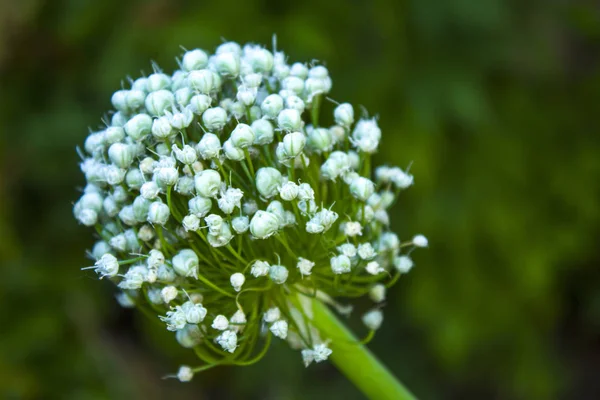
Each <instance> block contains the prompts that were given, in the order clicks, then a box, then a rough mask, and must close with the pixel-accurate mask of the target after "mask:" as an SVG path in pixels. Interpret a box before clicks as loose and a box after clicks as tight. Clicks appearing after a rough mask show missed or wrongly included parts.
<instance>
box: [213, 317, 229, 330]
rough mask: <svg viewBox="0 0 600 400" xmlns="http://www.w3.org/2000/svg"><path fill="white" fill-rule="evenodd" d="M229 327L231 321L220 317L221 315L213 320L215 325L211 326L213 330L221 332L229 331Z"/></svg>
mask: <svg viewBox="0 0 600 400" xmlns="http://www.w3.org/2000/svg"><path fill="white" fill-rule="evenodd" d="M228 326H229V320H228V319H227V317H226V316H224V315H220V314H219V315H217V316H216V317H215V319H214V320H213V323H212V325H211V327H212V328H214V329H216V330H219V331H224V330H225V329H227V327H228Z"/></svg>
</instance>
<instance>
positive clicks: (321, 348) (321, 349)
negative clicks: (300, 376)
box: [313, 343, 332, 363]
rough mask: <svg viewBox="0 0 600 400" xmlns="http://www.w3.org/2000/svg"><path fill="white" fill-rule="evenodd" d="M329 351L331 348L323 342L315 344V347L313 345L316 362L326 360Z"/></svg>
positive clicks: (329, 353)
mask: <svg viewBox="0 0 600 400" xmlns="http://www.w3.org/2000/svg"><path fill="white" fill-rule="evenodd" d="M331 353H332V351H331V349H330V348H328V347H327V345H325V344H324V343H320V344H317V345H316V346H315V347H313V358H314V361H315V362H317V363H319V362H322V361H325V360H327V358H329V356H330V355H331Z"/></svg>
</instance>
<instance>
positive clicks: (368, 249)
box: [358, 243, 376, 260]
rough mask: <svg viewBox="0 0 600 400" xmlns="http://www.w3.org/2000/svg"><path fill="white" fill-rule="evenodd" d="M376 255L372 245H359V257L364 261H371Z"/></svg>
mask: <svg viewBox="0 0 600 400" xmlns="http://www.w3.org/2000/svg"><path fill="white" fill-rule="evenodd" d="M375 255H376V254H375V250H374V249H373V246H371V243H361V244H359V245H358V256H359V257H360V258H362V259H363V260H371V259H372V258H374V257H375Z"/></svg>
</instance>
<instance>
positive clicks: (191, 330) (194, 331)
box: [175, 324, 202, 382]
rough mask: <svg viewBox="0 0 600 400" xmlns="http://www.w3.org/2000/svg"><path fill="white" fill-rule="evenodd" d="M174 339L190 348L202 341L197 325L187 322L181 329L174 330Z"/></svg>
mask: <svg viewBox="0 0 600 400" xmlns="http://www.w3.org/2000/svg"><path fill="white" fill-rule="evenodd" d="M175 339H176V340H177V343H179V344H180V345H181V346H182V347H185V348H186V349H192V348H194V347H196V346H198V345H199V344H200V343H202V332H201V331H200V328H198V325H191V324H187V325H186V326H184V327H183V329H180V330H178V331H177V332H175ZM183 382H186V381H183Z"/></svg>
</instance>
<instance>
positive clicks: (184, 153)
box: [172, 144, 198, 165]
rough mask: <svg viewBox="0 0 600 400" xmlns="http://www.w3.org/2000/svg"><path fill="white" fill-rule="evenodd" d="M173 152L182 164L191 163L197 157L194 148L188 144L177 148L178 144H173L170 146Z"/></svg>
mask: <svg viewBox="0 0 600 400" xmlns="http://www.w3.org/2000/svg"><path fill="white" fill-rule="evenodd" d="M172 150H173V153H175V157H176V158H177V160H178V161H179V162H180V163H182V164H188V165H189V164H193V163H195V162H196V160H197V159H198V155H197V154H196V150H194V148H193V147H191V146H189V145H187V144H186V145H185V146H183V149H179V146H177V145H176V144H174V145H173V146H172Z"/></svg>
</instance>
